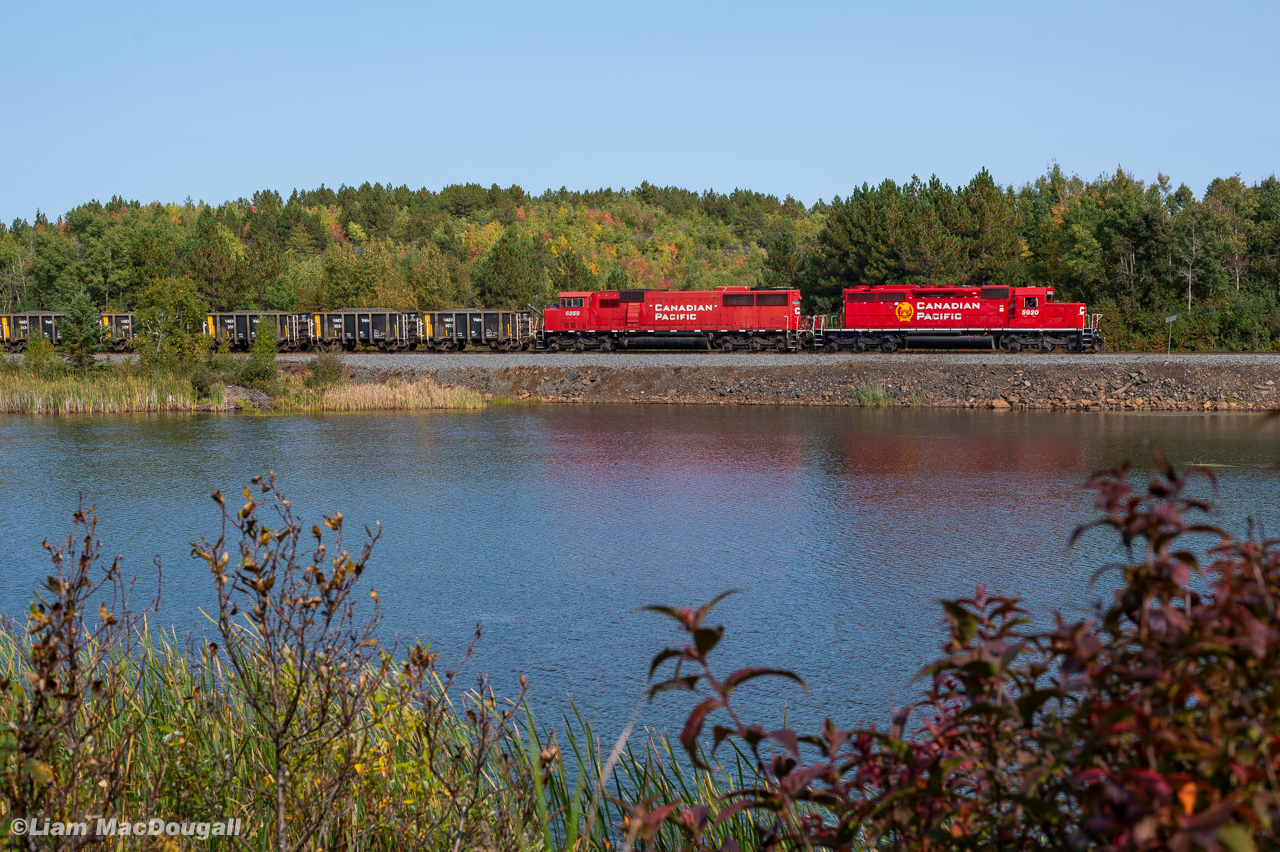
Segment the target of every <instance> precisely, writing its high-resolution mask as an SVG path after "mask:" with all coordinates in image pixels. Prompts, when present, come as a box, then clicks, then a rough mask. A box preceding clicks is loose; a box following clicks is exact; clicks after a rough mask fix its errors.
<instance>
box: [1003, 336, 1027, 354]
mask: <svg viewBox="0 0 1280 852" xmlns="http://www.w3.org/2000/svg"><path fill="white" fill-rule="evenodd" d="M1002 342H1003V343H1004V351H1006V352H1021V351H1022V344H1021V343H1019V342H1018V341H1017V339H1016V338H1013V337H1008V338H1005V339H1004V341H1002Z"/></svg>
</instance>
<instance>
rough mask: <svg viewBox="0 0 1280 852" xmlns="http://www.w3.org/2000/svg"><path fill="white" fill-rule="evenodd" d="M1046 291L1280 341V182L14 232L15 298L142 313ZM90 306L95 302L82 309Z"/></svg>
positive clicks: (915, 189)
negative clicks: (631, 294)
mask: <svg viewBox="0 0 1280 852" xmlns="http://www.w3.org/2000/svg"><path fill="white" fill-rule="evenodd" d="M901 283H930V284H937V285H944V286H961V285H969V286H976V285H981V284H987V283H1008V284H1014V285H1018V284H1037V285H1047V286H1052V287H1054V288H1056V291H1057V298H1058V299H1059V300H1064V301H1067V300H1070V301H1077V300H1083V301H1085V302H1088V304H1089V305H1090V310H1091V311H1093V312H1100V313H1102V314H1103V316H1104V319H1103V330H1104V334H1105V335H1106V337H1107V339H1108V345H1109V346H1110V347H1111V348H1119V349H1154V348H1164V346H1165V345H1166V337H1165V335H1166V329H1167V326H1166V325H1165V323H1164V318H1165V317H1166V316H1167V315H1170V314H1177V315H1178V316H1179V321H1178V322H1176V323H1175V324H1174V325H1173V334H1174V337H1173V345H1174V346H1177V347H1179V348H1182V349H1250V350H1251V349H1273V348H1280V182H1278V181H1277V179H1276V178H1275V176H1274V175H1273V176H1271V177H1268V178H1266V179H1265V180H1262V181H1260V182H1258V183H1255V184H1249V183H1246V182H1244V181H1242V180H1241V179H1240V178H1239V177H1238V176H1235V177H1227V178H1219V179H1215V180H1214V181H1212V182H1211V183H1210V184H1209V186H1208V187H1207V188H1206V189H1205V190H1204V192H1203V193H1202V194H1200V195H1197V194H1196V193H1195V192H1194V191H1193V190H1192V189H1190V188H1189V187H1187V186H1186V185H1185V184H1182V185H1179V186H1177V187H1176V188H1175V187H1174V185H1173V183H1172V181H1171V179H1170V178H1169V177H1167V176H1165V175H1163V174H1161V175H1157V177H1156V179H1155V180H1154V181H1151V182H1145V181H1143V180H1140V179H1138V178H1136V177H1134V175H1132V174H1131V173H1129V172H1126V171H1124V170H1123V169H1117V170H1116V172H1115V173H1114V174H1111V175H1103V176H1100V177H1098V178H1096V179H1092V180H1088V179H1084V178H1081V177H1078V176H1075V175H1067V174H1065V173H1064V172H1063V171H1062V170H1061V169H1060V168H1058V167H1057V166H1056V165H1055V166H1053V167H1052V168H1051V169H1050V170H1049V171H1047V172H1046V173H1045V174H1044V175H1042V176H1040V177H1038V178H1037V179H1036V180H1035V181H1033V182H1031V183H1028V184H1026V185H1024V186H1022V187H1014V186H1002V185H1000V184H998V183H996V181H995V179H994V178H993V177H992V176H991V175H990V174H989V173H988V172H987V171H986V170H983V171H982V172H980V173H979V174H978V175H977V176H975V177H974V178H973V179H972V180H971V181H970V182H969V183H968V184H966V185H963V186H957V187H951V186H948V185H945V184H943V183H942V182H940V181H939V180H937V179H936V178H931V179H929V180H927V181H926V180H921V179H918V178H913V179H912V180H911V181H909V182H907V183H901V184H900V183H895V182H894V181H891V180H886V181H884V182H883V183H880V184H878V185H874V186H873V185H870V184H864V185H863V186H861V187H857V188H855V189H854V190H853V191H852V192H851V193H850V194H849V195H848V196H847V197H845V198H840V197H835V198H833V199H831V200H830V201H829V202H827V201H823V200H818V201H817V202H816V203H813V204H811V205H809V206H806V205H805V204H803V203H801V202H800V201H797V200H796V199H794V198H792V197H791V196H790V195H788V196H787V197H786V198H784V199H781V200H780V199H778V197H777V196H774V195H766V194H761V193H758V192H752V191H748V190H742V189H737V190H734V191H733V192H731V193H728V194H723V193H717V192H714V191H705V192H702V193H698V192H693V191H690V190H686V189H678V188H675V187H657V186H653V185H650V184H649V183H642V184H641V185H640V186H638V187H636V188H634V189H630V190H613V189H602V190H596V191H587V192H577V191H571V190H568V189H565V188H561V189H559V190H547V191H546V192H543V193H542V194H541V195H539V196H533V195H530V194H529V193H527V192H525V190H523V189H521V188H520V187H519V186H510V187H507V188H505V189H504V188H502V187H499V186H497V185H494V186H491V187H489V188H488V189H486V188H484V187H483V186H480V185H478V184H466V185H458V186H449V187H445V188H444V189H442V190H440V191H439V192H436V191H432V190H428V189H419V190H412V189H409V188H408V187H405V186H401V187H393V186H390V185H387V186H383V185H381V184H372V185H371V184H368V183H366V184H364V185H362V186H360V187H348V186H343V187H341V188H339V189H337V190H333V189H329V188H326V187H324V186H321V187H320V188H319V189H315V190H308V191H299V190H295V191H294V192H293V193H292V194H291V195H290V196H289V197H288V198H287V199H286V198H284V197H283V196H281V195H280V193H278V192H276V191H273V190H263V191H261V192H257V193H254V195H253V197H252V198H241V199H238V200H236V201H230V202H226V203H224V204H221V205H219V206H216V207H215V206H211V205H209V204H206V203H204V202H193V201H191V200H190V199H188V200H187V201H186V202H185V203H182V204H162V203H159V202H151V203H140V202H138V201H129V200H124V199H122V198H112V199H111V200H110V201H108V202H106V203H102V202H99V201H91V202H89V203H86V204H82V205H80V206H79V207H76V208H75V209H73V210H71V211H69V212H67V213H65V214H63V215H61V216H59V217H58V218H57V219H56V221H50V219H49V218H48V216H46V215H45V214H44V213H41V212H37V213H36V215H35V219H34V221H33V222H28V221H27V220H25V219H17V220H15V221H14V222H13V223H12V224H10V225H7V226H6V225H4V224H2V223H0V309H2V310H3V311H5V312H11V311H21V310H37V309H53V310H59V309H64V308H65V307H67V306H68V305H70V304H71V303H72V301H73V300H74V299H76V297H77V296H80V295H81V294H83V295H84V296H86V297H87V300H88V301H90V302H91V303H93V304H96V305H97V306H98V308H99V310H103V311H107V310H117V311H118V310H134V309H136V308H137V307H138V305H139V303H140V302H148V301H150V302H154V301H156V299H157V297H158V296H161V295H162V294H164V293H165V292H167V291H172V292H174V293H177V294H181V295H182V297H183V298H186V299H189V298H191V297H192V296H194V297H195V298H198V299H199V300H201V301H203V303H204V306H205V307H206V308H211V309H216V310H227V309H250V310H252V309H264V310H292V309H299V310H312V309H324V308H339V307H352V306H367V307H373V306H377V307H388V308H395V309H405V310H408V309H415V308H416V309H421V310H427V309H435V308H445V307H452V306H481V307H514V306H525V305H529V304H533V303H535V302H536V301H538V300H541V301H542V302H543V303H545V302H547V301H549V300H550V299H551V298H553V296H554V294H555V293H556V292H557V291H559V290H569V289H572V290H594V289H618V288H628V287H648V288H656V287H664V286H665V287H670V288H672V289H710V288H712V287H716V286H719V285H747V286H754V287H799V288H800V289H801V291H802V292H803V293H804V296H805V310H806V313H826V312H831V311H834V310H835V309H836V305H837V304H838V300H837V298H836V297H837V295H838V293H839V290H840V288H842V287H846V286H852V285H859V284H871V285H888V284H901ZM81 301H82V302H83V301H84V300H83V299H82V300H81Z"/></svg>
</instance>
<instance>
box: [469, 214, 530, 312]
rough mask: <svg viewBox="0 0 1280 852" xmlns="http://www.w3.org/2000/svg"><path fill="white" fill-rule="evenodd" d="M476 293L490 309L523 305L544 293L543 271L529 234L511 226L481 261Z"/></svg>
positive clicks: (477, 274)
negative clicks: (517, 230)
mask: <svg viewBox="0 0 1280 852" xmlns="http://www.w3.org/2000/svg"><path fill="white" fill-rule="evenodd" d="M474 283H475V290H476V295H477V296H478V297H479V298H480V301H481V303H482V304H483V305H484V306H485V307H489V308H521V307H524V306H526V305H530V304H533V301H534V300H535V299H536V298H538V296H540V295H542V291H543V271H542V266H541V265H540V264H539V263H538V262H537V252H536V251H535V249H534V247H533V245H532V244H531V241H530V240H529V239H528V237H524V236H521V235H520V234H519V233H517V232H516V231H515V230H514V229H508V230H507V231H506V232H505V233H504V234H503V235H502V237H501V238H500V239H499V240H498V242H497V244H496V245H495V246H494V247H493V248H492V249H491V250H490V251H489V253H488V255H486V256H485V258H484V259H483V260H482V261H481V262H480V264H479V266H478V267H477V269H476V273H475V277H474Z"/></svg>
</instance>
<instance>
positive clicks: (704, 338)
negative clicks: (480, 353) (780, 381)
mask: <svg viewBox="0 0 1280 852" xmlns="http://www.w3.org/2000/svg"><path fill="white" fill-rule="evenodd" d="M540 342H541V344H542V345H543V346H545V347H546V348H547V349H551V350H559V349H576V350H578V351H582V350H585V349H597V350H600V351H602V352H608V351H610V350H613V349H626V348H633V347H640V346H681V345H684V346H690V345H691V346H695V347H698V348H704V349H709V348H711V347H718V348H720V349H723V350H724V351H726V352H730V351H732V350H734V349H750V350H752V351H754V352H759V351H762V350H764V349H776V350H778V351H780V352H789V351H794V350H797V349H801V348H803V347H804V346H805V345H806V343H807V342H808V338H807V332H806V329H805V324H804V322H803V321H802V318H801V316H800V291H799V290H753V289H751V288H749V287H717V288H716V289H715V290H712V291H705V290H703V291H698V290H676V291H672V290H603V291H599V292H581V293H569V292H566V293H561V294H560V298H559V301H558V303H557V304H556V305H553V306H552V307H549V308H547V309H546V310H545V311H544V312H543V330H542V333H541V340H540Z"/></svg>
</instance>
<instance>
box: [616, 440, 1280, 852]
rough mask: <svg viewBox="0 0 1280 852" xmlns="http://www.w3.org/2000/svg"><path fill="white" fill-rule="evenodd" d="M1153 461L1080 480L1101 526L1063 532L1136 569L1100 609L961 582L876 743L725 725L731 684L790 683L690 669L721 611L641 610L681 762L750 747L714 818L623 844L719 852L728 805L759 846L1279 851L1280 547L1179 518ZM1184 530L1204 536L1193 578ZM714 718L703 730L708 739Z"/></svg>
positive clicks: (668, 819)
mask: <svg viewBox="0 0 1280 852" xmlns="http://www.w3.org/2000/svg"><path fill="white" fill-rule="evenodd" d="M1156 460H1157V463H1158V465H1159V467H1160V470H1161V475H1160V476H1158V477H1157V478H1154V479H1152V480H1151V482H1150V483H1149V484H1148V486H1147V487H1146V489H1145V490H1140V489H1136V488H1135V487H1134V485H1133V484H1131V482H1130V478H1129V466H1128V464H1124V465H1121V466H1119V467H1117V468H1114V469H1112V470H1107V471H1104V472H1101V473H1099V474H1097V475H1095V476H1094V477H1093V478H1092V479H1091V480H1090V485H1091V486H1092V488H1093V489H1094V490H1095V492H1096V495H1097V504H1098V507H1099V508H1100V509H1101V510H1102V516H1101V517H1100V519H1099V520H1097V521H1095V522H1094V523H1092V524H1089V525H1087V526H1086V527H1082V528H1081V529H1080V530H1077V531H1076V533H1075V534H1074V535H1073V537H1072V538H1073V540H1074V539H1075V538H1076V537H1078V536H1079V535H1081V534H1082V533H1083V532H1085V531H1086V530H1088V529H1090V528H1092V527H1099V526H1101V527H1107V528H1110V529H1113V530H1114V531H1115V532H1116V533H1117V534H1118V535H1119V537H1120V541H1121V542H1122V543H1123V544H1124V545H1125V546H1126V547H1127V548H1129V553H1130V555H1131V559H1132V560H1133V561H1132V562H1131V564H1129V565H1127V566H1123V567H1122V582H1121V583H1120V585H1119V587H1118V588H1117V589H1116V590H1115V591H1114V593H1113V595H1112V599H1111V601H1110V603H1109V604H1108V605H1106V606H1104V607H1102V608H1101V609H1100V611H1099V612H1098V613H1097V615H1096V618H1094V619H1091V620H1086V621H1078V622H1068V621H1067V620H1066V619H1064V618H1063V617H1062V616H1060V615H1059V616H1057V617H1056V619H1055V623H1054V625H1053V627H1052V628H1051V629H1048V630H1033V629H1032V626H1031V624H1030V622H1029V620H1028V619H1027V617H1026V613H1025V611H1024V610H1023V609H1022V606H1021V604H1020V602H1019V601H1018V600H1017V599H1014V598H1007V597H996V596H989V595H987V594H986V593H985V591H984V590H982V589H979V590H978V592H977V594H976V595H975V596H974V597H972V598H968V599H964V600H956V601H948V602H945V603H944V607H945V610H946V615H947V619H948V621H949V624H950V628H949V633H950V635H949V637H948V640H947V642H946V645H945V656H943V657H942V658H941V659H939V660H938V661H936V662H935V663H933V664H931V665H930V666H928V667H927V668H926V669H925V670H924V671H923V672H922V677H924V678H927V680H928V683H929V688H928V691H927V692H926V694H925V695H924V696H923V697H922V698H921V699H920V700H919V701H918V702H917V703H916V704H915V705H913V706H911V707H908V708H905V709H904V710H903V711H901V712H899V713H898V714H897V715H896V717H895V718H894V721H893V724H892V726H891V728H890V730H888V731H881V730H877V729H875V728H872V729H869V730H842V729H840V728H837V727H836V726H835V725H834V724H833V723H832V722H831V721H830V720H828V721H827V722H826V723H825V724H824V726H823V728H822V730H821V731H819V732H816V733H811V734H801V733H798V732H796V731H794V730H790V729H781V730H772V731H770V730H766V729H765V728H764V727H762V726H759V725H753V724H748V723H746V722H744V721H742V720H741V719H740V718H739V716H738V713H737V711H736V710H735V708H734V705H733V696H734V692H735V690H736V689H737V687H738V686H740V685H741V684H742V683H744V682H746V681H748V680H750V679H753V678H755V677H759V676H763V675H781V676H785V677H789V678H794V679H796V680H798V678H797V677H796V676H795V675H794V674H793V673H791V672H786V671H779V670H765V669H742V670H739V671H736V672H733V673H731V674H729V675H727V676H724V677H719V676H717V675H716V674H715V671H714V670H713V668H712V666H711V665H710V663H709V662H708V658H709V656H710V655H711V653H712V652H713V650H714V648H715V647H716V644H717V643H718V642H719V641H720V639H721V637H722V636H723V633H724V628H723V627H716V628H710V627H708V626H706V624H705V620H706V618H707V615H708V613H709V611H710V609H711V607H712V606H713V605H714V604H715V603H716V602H718V601H719V598H717V599H716V601H712V602H711V603H710V604H708V605H706V606H704V607H701V608H699V609H669V608H658V607H655V608H654V609H655V610H657V611H660V612H663V613H665V614H667V615H669V616H671V617H672V618H674V619H675V620H676V621H677V622H678V623H679V625H680V629H681V630H682V631H683V632H684V633H685V635H686V637H687V641H686V642H685V643H684V644H682V645H681V646H680V647H678V648H667V649H664V650H663V651H662V652H661V653H659V654H658V655H657V657H655V658H654V661H653V667H652V671H654V672H656V671H658V670H660V669H662V668H663V667H664V666H666V665H667V664H668V663H672V662H674V666H675V668H674V671H672V672H671V673H670V676H669V677H667V678H666V679H665V680H662V681H660V682H659V683H657V684H656V685H654V686H653V688H652V689H653V691H655V692H656V691H662V690H669V689H676V690H686V691H691V692H693V693H695V694H697V695H698V696H699V698H700V700H699V702H698V703H697V705H696V706H695V707H694V708H693V710H692V711H691V712H690V714H689V717H688V721H687V723H686V724H685V726H684V729H683V731H682V732H681V734H680V740H681V742H682V744H683V745H684V747H685V748H686V749H687V751H688V754H689V757H690V758H691V759H692V760H693V761H694V762H695V763H700V762H701V761H702V760H703V759H704V757H705V755H706V753H708V752H710V753H714V752H715V751H716V750H717V749H718V748H720V747H721V746H722V745H723V744H724V743H726V742H730V743H731V744H732V745H733V746H735V747H737V748H738V749H739V750H740V751H742V752H743V753H745V754H748V755H750V757H751V758H752V762H753V764H754V766H753V770H754V778H753V783H751V784H749V785H747V786H745V787H744V788H742V789H739V790H736V791H734V792H732V793H729V794H727V795H726V796H725V797H724V798H723V800H722V801H719V802H716V803H714V805H715V807H714V808H711V807H707V806H706V805H697V806H695V805H688V804H685V803H683V802H668V803H664V804H661V805H660V806H655V803H653V802H642V803H640V804H638V805H636V806H635V808H634V809H633V812H632V818H631V819H630V820H629V822H628V826H629V839H630V841H631V842H632V843H638V844H641V845H645V844H654V843H657V842H658V839H659V838H660V837H670V836H672V835H671V833H670V831H669V830H667V831H664V827H667V826H674V827H675V829H676V830H677V831H678V833H679V836H680V837H681V838H683V840H682V841H681V842H683V843H684V844H685V845H686V846H687V847H688V848H692V849H712V848H719V849H736V848H737V847H738V844H737V843H736V842H734V841H732V840H728V841H723V840H718V838H723V837H724V836H725V833H724V832H723V831H721V830H720V826H721V825H722V824H724V823H725V822H726V821H727V820H730V819H733V818H735V816H738V817H739V818H740V816H739V815H742V814H746V815H748V816H749V817H750V818H751V819H752V821H753V823H754V825H755V831H756V835H757V839H758V842H759V846H760V848H763V849H778V848H786V849H819V848H827V849H849V850H861V849H904V850H905V849H911V850H943V849H946V850H951V849H1009V850H1014V849H1019V850H1020V849H1030V848H1045V849H1104V850H1178V851H1179V852H1180V851H1181V850H1192V849H1208V850H1218V849H1224V850H1229V852H1237V850H1247V849H1254V848H1261V847H1274V846H1275V845H1277V844H1278V843H1280V832H1277V830H1276V818H1277V816H1280V784H1278V783H1277V780H1276V779H1277V772H1278V771H1280V769H1278V764H1280V689H1278V687H1280V630H1277V622H1276V606H1277V601H1278V600H1280V550H1277V546H1276V545H1277V542H1276V541H1274V540H1260V539H1258V538H1257V537H1255V536H1254V534H1253V531H1252V529H1251V530H1250V533H1249V535H1248V537H1246V538H1244V539H1239V538H1236V537H1234V536H1232V535H1230V534H1228V533H1227V532H1226V531H1224V530H1222V529H1220V528H1219V527H1217V526H1213V525H1210V524H1207V523H1196V522H1194V521H1192V520H1190V519H1189V518H1190V517H1191V516H1193V515H1196V514H1199V513H1207V512H1208V511H1209V509H1210V506H1209V505H1208V504H1206V503H1205V502H1203V501H1200V500H1196V499H1191V498H1188V497H1187V496H1184V491H1185V490H1186V486H1187V476H1188V474H1187V473H1182V474H1179V473H1178V472H1176V471H1175V470H1173V468H1172V467H1171V466H1170V465H1169V464H1168V463H1167V462H1165V460H1164V459H1163V457H1161V456H1159V454H1156ZM1193 472H1194V471H1193ZM1205 475H1206V476H1208V474H1205ZM1194 535H1208V536H1211V537H1212V538H1213V539H1214V540H1215V543H1214V544H1213V545H1212V546H1211V547H1209V548H1208V551H1207V552H1208V555H1209V557H1210V561H1209V564H1208V565H1201V563H1200V560H1199V559H1198V558H1197V556H1196V552H1195V542H1194V541H1188V537H1189V536H1194ZM1200 543H1201V545H1203V544H1204V540H1203V539H1201V542H1200ZM722 597H723V596H722ZM713 717H714V718H715V719H717V720H720V722H721V723H716V724H714V725H713V728H712V737H711V742H710V743H709V744H708V743H705V742H703V736H702V734H703V729H704V726H705V724H706V723H707V722H708V721H709V720H711V719H712V718H713ZM912 717H915V718H917V719H919V722H918V723H917V724H915V725H914V726H909V723H910V719H911V718H912ZM908 731H910V733H908ZM713 812H714V813H715V814H716V816H715V818H714V819H712V818H711V814H712V813H713Z"/></svg>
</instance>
